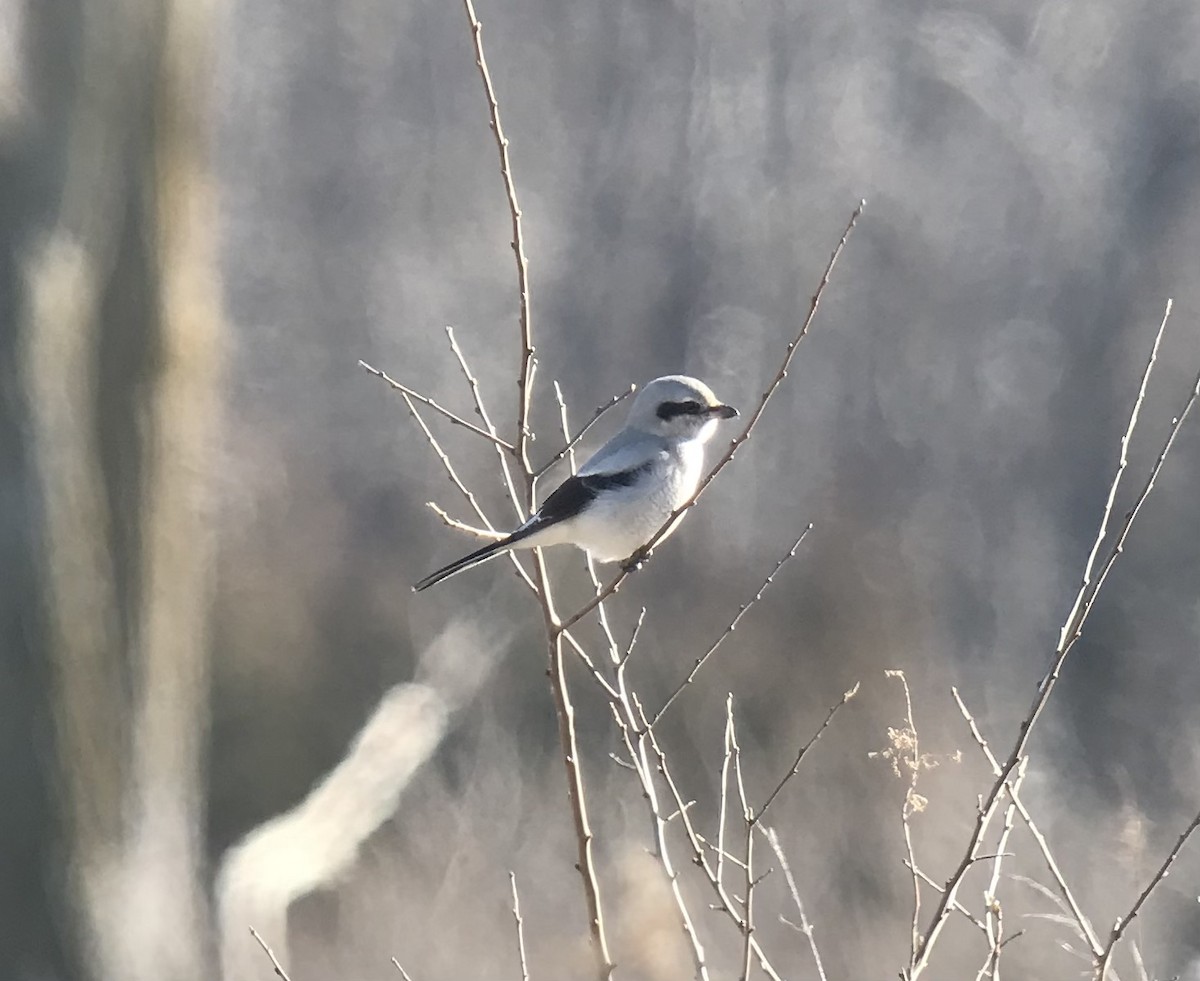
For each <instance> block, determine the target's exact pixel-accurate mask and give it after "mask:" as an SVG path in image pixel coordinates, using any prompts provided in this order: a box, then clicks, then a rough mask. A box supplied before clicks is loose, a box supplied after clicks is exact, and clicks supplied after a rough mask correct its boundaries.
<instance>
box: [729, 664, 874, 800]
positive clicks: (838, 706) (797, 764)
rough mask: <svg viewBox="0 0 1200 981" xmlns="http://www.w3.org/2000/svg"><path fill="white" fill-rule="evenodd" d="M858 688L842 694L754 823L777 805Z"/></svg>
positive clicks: (802, 748) (801, 750)
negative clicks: (780, 796)
mask: <svg viewBox="0 0 1200 981" xmlns="http://www.w3.org/2000/svg"><path fill="white" fill-rule="evenodd" d="M858 688H859V686H858V685H857V684H856V685H855V686H854V687H853V688H851V689H850V690H849V691H847V692H844V693H843V694H842V698H841V701H839V702H838V703H837V704H836V705H834V706H833V707H832V708H831V709H830V710H829V712H828V714H826V716H825V721H824V722H822V723H821V724H820V726H818V727H817V731H816V732H814V733H813V734H812V737H811V738H810V739H809V740H808V742H806V743H805V744H804V745H803V746H801V747H800V751H799V752H798V753H797V754H796V759H795V760H794V761H793V762H792V768H791V769H790V770H788V772H787V773H785V774H784V775H783V779H782V780H780V781H779V783H778V784H776V786H775V789H774V790H772V791H771V793H770V794H768V795H767V799H766V801H765V802H764V803H763V806H762V807H760V808H759V809H758V813H757V814H755V815H753V817H752V820H753V822H754V823H758V822H759V821H761V820H762V819H763V816H764V815H765V814H766V813H767V809H768V808H769V807H770V806H771V805H772V804H773V803H775V798H776V797H778V796H779V793H780V791H781V790H783V788H784V787H786V786H787V783H788V781H789V780H791V779H792V777H794V776H795V775H796V774H797V773H798V772H799V770H800V763H801V762H802V761H803V760H804V757H805V756H806V755H807V754H808V751H809V750H810V749H812V748H813V746H814V745H815V744H816V742H817V740H818V739H820V738H821V734H822V733H823V732H824V731H825V730H826V729H828V728H829V723H831V722H832V721H833V717H834V716H835V715H837V714H838V712H839V711H840V710H841V708H842V706H843V705H845V704H846V703H847V702H848V701H850V699H852V698H853V697H854V696H855V695H857V694H858Z"/></svg>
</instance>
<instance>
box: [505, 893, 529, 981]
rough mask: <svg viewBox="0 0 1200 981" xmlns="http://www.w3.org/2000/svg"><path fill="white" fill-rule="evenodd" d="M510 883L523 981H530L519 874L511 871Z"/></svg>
mask: <svg viewBox="0 0 1200 981" xmlns="http://www.w3.org/2000/svg"><path fill="white" fill-rule="evenodd" d="M508 882H509V885H510V886H512V914H513V919H514V920H515V921H516V924H517V954H518V956H519V957H520V958H521V981H529V962H528V961H526V960H525V929H524V920H522V919H521V899H520V897H519V896H518V895H517V874H516V873H515V872H512V871H509V873H508Z"/></svg>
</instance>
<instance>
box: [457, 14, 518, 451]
mask: <svg viewBox="0 0 1200 981" xmlns="http://www.w3.org/2000/svg"><path fill="white" fill-rule="evenodd" d="M463 5H464V6H465V7H466V10H467V18H468V19H469V20H470V22H471V36H472V38H473V39H474V42H475V65H476V67H478V68H479V75H480V77H481V78H482V79H483V88H484V91H485V92H486V94H487V101H488V113H489V115H490V116H491V127H492V134H493V136H495V138H496V149H497V151H498V152H499V154H500V174H501V176H502V177H503V178H504V193H505V194H506V195H507V196H508V211H509V215H510V216H511V217H512V250H513V256H514V258H515V259H516V263H517V289H518V291H519V293H520V300H521V314H520V318H521V319H520V330H521V370H520V372H519V374H518V375H517V448H516V453H517V459H518V460H519V461H520V462H521V468H522V469H523V470H524V471H525V472H526V473H527V474H531V473H532V472H533V471H532V468H531V467H530V466H529V439H530V432H529V399H530V395H531V394H532V393H531V389H532V387H533V371H534V358H533V325H532V322H531V317H530V311H529V259H528V257H527V256H526V255H525V234H524V232H523V231H522V229H521V207H520V205H519V204H517V186H516V184H515V183H514V181H513V174H512V164H511V162H510V161H509V158H508V137H506V136H505V135H504V127H503V126H501V125H500V104H499V103H498V102H497V101H496V89H495V87H494V86H493V85H492V75H491V72H489V71H488V64H487V59H486V58H485V57H484V55H483V25H482V24H480V23H479V18H478V17H476V16H475V6H474V4H472V3H471V0H463Z"/></svg>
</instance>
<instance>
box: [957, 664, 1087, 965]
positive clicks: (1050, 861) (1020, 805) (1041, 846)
mask: <svg viewBox="0 0 1200 981" xmlns="http://www.w3.org/2000/svg"><path fill="white" fill-rule="evenodd" d="M950 691H951V692H952V693H953V695H954V700H955V702H957V703H958V710H959V712H961V713H962V717H963V718H964V719H966V721H967V726H968V727H969V728H970V730H971V736H972V738H974V740H975V742H976V744H977V745H978V746H979V748H980V750H982V752H983V755H984V756H985V757H987V761H988V764H989V765H990V766H991V768H992V774H993V775H995V776H999V775H1000V772H1001V768H1000V761H999V760H997V759H996V756H995V754H994V753H993V752H992V749H991V747H990V746H989V745H988V742H987V740H986V739H985V738H984V736H983V733H982V732H980V731H979V726H978V725H977V724H976V722H975V719H974V718H973V717H972V716H971V713H970V712H969V711H967V706H966V704H965V703H964V702H963V699H962V696H961V695H960V694H959V692H958V689H957V688H953V687H952V688H951V689H950ZM1006 790H1007V792H1008V796H1009V798H1010V799H1011V800H1012V802H1013V804H1014V805H1016V808H1017V813H1018V814H1020V815H1021V820H1022V821H1024V822H1025V826H1026V827H1027V828H1028V829H1029V833H1030V834H1031V835H1032V836H1033V840H1034V841H1035V842H1036V843H1037V846H1038V850H1039V851H1040V852H1041V853H1042V860H1043V861H1044V862H1045V863H1046V867H1047V869H1049V871H1050V875H1051V877H1052V878H1053V879H1054V883H1055V885H1057V886H1058V889H1059V892H1060V893H1061V894H1062V898H1063V900H1064V901H1065V903H1066V908H1067V909H1069V910H1070V911H1071V915H1072V916H1073V917H1074V918H1075V923H1076V925H1077V926H1078V928H1079V931H1080V936H1081V937H1082V938H1083V939H1084V940H1086V941H1087V944H1088V947H1089V948H1090V949H1091V951H1092V954H1093V956H1094V957H1097V958H1098V957H1099V956H1100V955H1101V953H1102V948H1101V946H1100V941H1099V939H1098V938H1097V937H1096V932H1095V930H1093V929H1092V924H1091V922H1090V921H1089V920H1088V918H1087V916H1086V915H1085V914H1084V912H1083V909H1082V908H1081V907H1080V905H1079V903H1078V902H1077V901H1076V899H1075V895H1074V894H1073V893H1072V892H1071V887H1070V886H1068V885H1067V880H1066V878H1065V877H1064V876H1063V873H1062V870H1061V869H1060V868H1059V867H1058V862H1057V861H1055V859H1054V854H1053V853H1052V852H1051V851H1050V843H1049V842H1048V841H1047V840H1046V836H1045V835H1043V834H1042V832H1041V829H1040V828H1038V826H1037V824H1035V823H1034V820H1033V816H1032V815H1031V814H1030V813H1029V810H1028V809H1027V808H1026V807H1025V803H1024V801H1023V800H1022V799H1021V796H1020V794H1019V793H1018V792H1017V789H1016V787H1015V786H1013V784H1012V783H1011V782H1010V783H1009V784H1008V785H1007V787H1006Z"/></svg>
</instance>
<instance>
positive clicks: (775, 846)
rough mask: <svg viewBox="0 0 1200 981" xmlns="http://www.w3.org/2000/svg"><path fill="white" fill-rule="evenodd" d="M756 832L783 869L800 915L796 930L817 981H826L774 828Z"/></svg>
mask: <svg viewBox="0 0 1200 981" xmlns="http://www.w3.org/2000/svg"><path fill="white" fill-rule="evenodd" d="M758 830H759V831H760V832H762V834H763V835H764V836H765V837H766V839H767V844H769V845H770V846H771V850H772V851H773V852H774V853H775V857H776V858H777V859H778V860H779V867H780V868H781V869H783V878H784V881H785V882H787V887H788V891H789V892H790V893H791V894H792V902H794V903H795V904H796V912H797V913H799V914H800V925H799V927H798V928H797V929H799V931H800V932H801V933H802V934H804V936H805V938H806V939H807V940H808V949H809V950H810V951H812V956H813V962H814V963H815V964H816V966H817V978H818V979H819V981H827V979H826V977H825V965H824V964H822V963H821V952H820V951H819V950H818V949H817V938H816V937H815V936H814V935H813V926H812V924H811V923H810V922H809V920H808V917H807V916H806V915H805V913H804V903H803V902H801V900H800V890H799V888H798V887H797V886H796V877H795V876H794V875H792V868H791V866H790V865H789V864H788V860H787V856H786V855H785V854H784V853H783V846H782V845H781V844H780V843H779V835H777V834H776V833H775V829H774V828H769V827H767V826H766V825H764V824H760V825H759V826H758Z"/></svg>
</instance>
